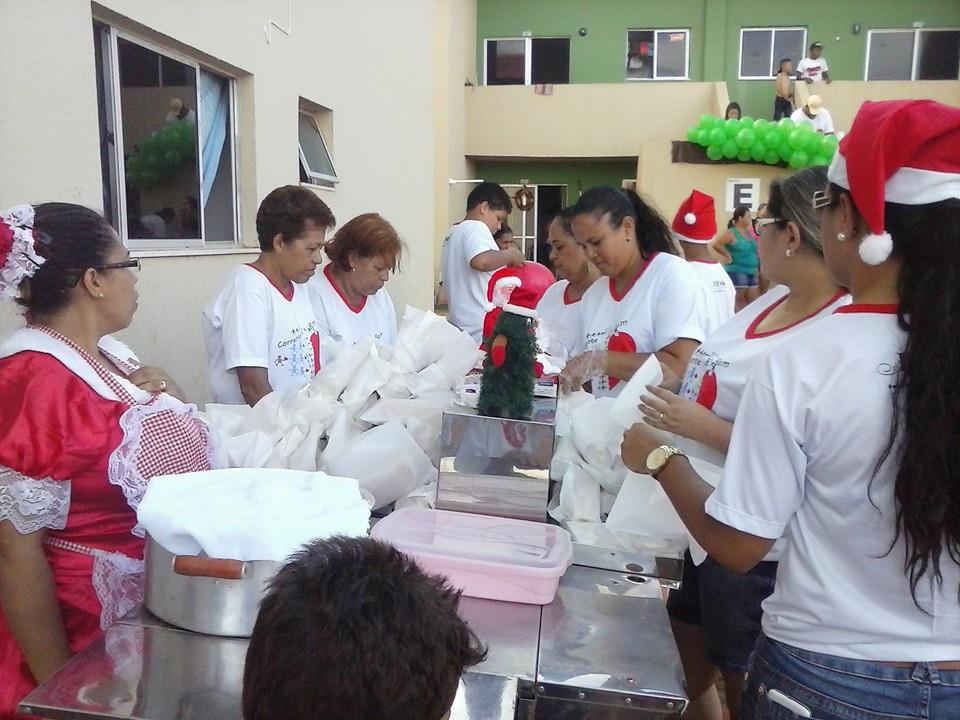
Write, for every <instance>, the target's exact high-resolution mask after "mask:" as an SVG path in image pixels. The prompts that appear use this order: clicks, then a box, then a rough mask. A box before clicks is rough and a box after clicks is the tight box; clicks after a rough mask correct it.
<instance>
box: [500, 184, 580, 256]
mask: <svg viewBox="0 0 960 720" xmlns="http://www.w3.org/2000/svg"><path fill="white" fill-rule="evenodd" d="M522 187H524V186H523V185H520V184H505V185H503V189H504V190H506V191H507V192H508V193H509V194H510V197H511V198H512V197H514V196H515V195H516V193H517V191H518V190H520V189H521V188H522ZM526 187H527V188H529V189H530V190H531V191H532V192H533V205H532V206H531V207H530V208H529V209H528V210H526V211H524V210H520V209H518V208H517V207H516V206H514V207H513V210H512V211H511V212H510V217H509V218H508V219H507V224H508V225H509V226H510V229H511V230H513V239H514V242H516V244H517V246H518V247H519V248H520V251H521V252H522V253H523V254H524V256H526V258H527V260H533V261H534V262H539V263H543V264H544V265H546V266H547V267H550V248H549V247H548V246H547V229H548V228H549V226H550V221H551V220H553V218H554V217H555V216H556V215H557V213H559V212H560V211H561V210H562V209H563V208H564V203H565V202H566V198H567V186H566V185H530V184H527V185H526ZM552 269H553V268H552V267H551V270H552Z"/></svg>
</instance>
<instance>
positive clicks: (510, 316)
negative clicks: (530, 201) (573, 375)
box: [477, 263, 553, 420]
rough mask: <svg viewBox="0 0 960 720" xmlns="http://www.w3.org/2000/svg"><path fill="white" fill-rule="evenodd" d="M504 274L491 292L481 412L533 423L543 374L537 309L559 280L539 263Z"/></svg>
mask: <svg viewBox="0 0 960 720" xmlns="http://www.w3.org/2000/svg"><path fill="white" fill-rule="evenodd" d="M501 273H502V274H500V273H497V274H496V275H494V277H493V278H491V281H490V283H491V287H490V290H489V292H488V297H489V298H490V305H489V308H490V310H489V312H488V313H487V318H486V321H485V322H484V331H485V332H484V347H485V349H486V358H485V359H484V362H483V379H482V381H481V384H480V397H479V398H478V401H477V412H479V413H480V414H481V415H485V416H487V417H500V418H509V419H513V420H529V419H530V416H531V415H532V414H533V393H534V386H535V384H536V380H537V376H538V369H537V364H538V363H537V352H538V350H537V338H536V321H537V312H536V306H537V303H538V302H540V298H541V297H542V296H543V293H544V292H545V291H546V289H547V287H549V285H550V282H552V280H553V276H552V275H551V274H550V271H549V270H547V269H546V268H545V267H543V266H542V265H539V264H537V263H526V264H524V266H523V267H521V268H511V269H509V270H508V269H507V268H504V270H503V271H501ZM547 278H549V282H548V281H547Z"/></svg>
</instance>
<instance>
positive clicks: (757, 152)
mask: <svg viewBox="0 0 960 720" xmlns="http://www.w3.org/2000/svg"><path fill="white" fill-rule="evenodd" d="M766 154H767V150H766V148H764V147H763V145H762V144H760V143H754V144H753V146H752V147H751V148H750V157H751V158H753V159H754V160H756V161H757V162H763V158H764V156H766Z"/></svg>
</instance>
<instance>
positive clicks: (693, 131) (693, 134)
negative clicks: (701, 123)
mask: <svg viewBox="0 0 960 720" xmlns="http://www.w3.org/2000/svg"><path fill="white" fill-rule="evenodd" d="M699 132H700V128H698V127H697V126H696V125H694V126H693V127H692V128H689V129H688V130H687V140H688V141H689V142H696V141H697V133H699Z"/></svg>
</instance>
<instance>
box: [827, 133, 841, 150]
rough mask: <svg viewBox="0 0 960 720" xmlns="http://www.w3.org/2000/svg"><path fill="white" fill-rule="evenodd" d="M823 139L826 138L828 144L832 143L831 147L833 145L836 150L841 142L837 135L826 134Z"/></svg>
mask: <svg viewBox="0 0 960 720" xmlns="http://www.w3.org/2000/svg"><path fill="white" fill-rule="evenodd" d="M823 139H824V141H825V142H826V143H827V144H828V145H830V147H832V148H833V149H834V150H836V149H837V146H838V145H839V144H840V141H839V140H837V136H836V135H826V136H825V137H824V138H823Z"/></svg>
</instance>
